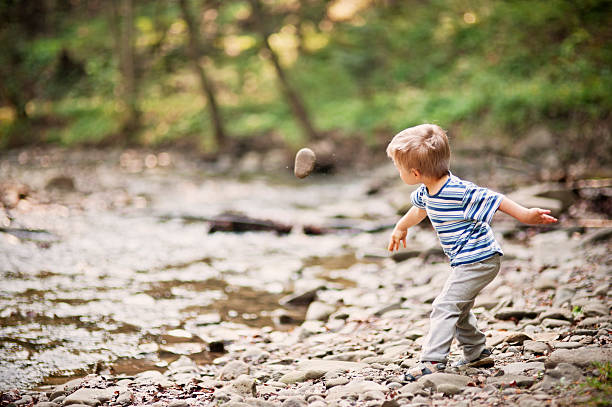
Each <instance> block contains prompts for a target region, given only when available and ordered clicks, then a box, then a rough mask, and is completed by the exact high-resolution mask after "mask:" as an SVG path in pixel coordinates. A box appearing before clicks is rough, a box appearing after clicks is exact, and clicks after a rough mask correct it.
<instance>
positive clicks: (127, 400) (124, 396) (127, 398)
mask: <svg viewBox="0 0 612 407" xmlns="http://www.w3.org/2000/svg"><path fill="white" fill-rule="evenodd" d="M133 401H134V395H133V394H132V392H131V391H129V390H128V391H124V392H123V393H121V394H119V397H117V400H116V403H117V404H120V405H122V406H126V405H128V404H132V402H133Z"/></svg>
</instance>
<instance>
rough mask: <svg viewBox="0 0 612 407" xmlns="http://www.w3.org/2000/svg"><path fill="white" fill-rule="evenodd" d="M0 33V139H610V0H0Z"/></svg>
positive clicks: (604, 157)
mask: <svg viewBox="0 0 612 407" xmlns="http://www.w3.org/2000/svg"><path fill="white" fill-rule="evenodd" d="M0 41H1V44H2V46H1V47H0V147H2V148H10V147H15V146H20V145H32V144H34V143H50V144H60V145H66V146H74V145H95V146H99V145H109V144H116V143H119V144H120V145H144V146H167V145H187V146H190V147H193V148H197V149H198V150H200V151H202V152H215V151H219V150H220V149H221V150H223V149H226V150H227V149H229V148H231V146H232V145H235V141H236V140H242V141H244V140H251V139H252V140H255V139H257V140H271V139H274V140H279V139H280V140H282V141H283V143H284V144H285V146H286V147H287V148H288V149H290V150H291V149H295V148H297V147H298V146H299V145H301V144H302V143H307V142H309V141H312V140H315V139H321V138H326V137H327V138H331V137H334V138H342V139H345V138H350V139H351V140H354V142H356V143H364V144H366V145H370V146H376V147H377V148H378V146H380V145H381V144H384V142H386V141H387V140H388V139H389V138H390V137H391V136H392V135H393V134H394V133H395V132H396V131H399V130H401V129H403V128H405V127H407V126H411V125H415V124H419V123H422V122H435V123H438V124H440V125H442V126H443V127H445V128H447V129H449V130H450V131H451V135H452V136H453V137H454V138H456V139H457V140H458V141H460V142H463V143H464V145H473V146H474V147H487V148H493V149H499V150H504V149H513V148H519V149H520V146H523V150H524V151H523V152H525V153H529V152H530V149H531V146H534V145H536V146H537V145H542V143H539V142H535V143H534V142H531V141H529V139H530V138H533V137H536V138H538V137H539V138H542V139H548V140H549V142H548V145H549V147H552V148H554V149H555V151H556V153H557V156H558V158H559V159H560V160H561V161H563V162H566V163H569V162H572V161H576V160H586V161H588V162H589V163H592V164H594V165H595V164H598V163H600V164H601V163H606V162H608V160H609V158H610V151H611V150H612V141H611V139H612V137H611V135H610V129H611V126H610V123H611V113H610V112H611V108H612V94H611V92H610V89H612V71H611V69H612V68H611V66H612V64H611V62H612V47H611V46H610V44H611V43H612V3H611V2H610V1H607V0H575V1H573V0H550V1H546V2H533V1H528V0H512V1H501V2H500V1H492V0H425V1H422V0H406V1H398V0H327V1H326V0H198V1H195V0H178V1H172V2H165V1H153V0H112V1H101V0H4V1H2V2H0ZM534 135H535V136H534ZM232 141H233V142H232ZM538 143H539V144H538ZM264 144H265V143H264ZM544 144H546V143H544ZM516 146H519V147H516ZM535 153H538V152H537V151H536V152H535Z"/></svg>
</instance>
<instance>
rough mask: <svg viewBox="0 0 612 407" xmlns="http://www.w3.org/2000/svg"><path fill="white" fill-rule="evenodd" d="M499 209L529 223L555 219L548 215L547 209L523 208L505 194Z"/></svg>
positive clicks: (552, 221)
mask: <svg viewBox="0 0 612 407" xmlns="http://www.w3.org/2000/svg"><path fill="white" fill-rule="evenodd" d="M499 210H500V211H502V212H504V213H507V214H508V215H510V216H512V217H513V218H516V219H517V220H519V221H521V222H523V223H527V224H529V225H542V224H547V223H555V222H556V221H557V219H556V218H554V217H552V216H550V211H549V210H548V209H540V208H525V207H524V206H522V205H519V204H517V203H516V202H514V201H513V200H512V199H510V198H508V197H505V196H504V198H503V199H502V201H501V203H500V205H499Z"/></svg>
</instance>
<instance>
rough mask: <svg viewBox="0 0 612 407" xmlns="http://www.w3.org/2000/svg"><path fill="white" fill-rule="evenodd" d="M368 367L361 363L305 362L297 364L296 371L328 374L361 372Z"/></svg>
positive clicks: (320, 360)
mask: <svg viewBox="0 0 612 407" xmlns="http://www.w3.org/2000/svg"><path fill="white" fill-rule="evenodd" d="M367 367H368V364H367V363H361V362H343V361H336V360H322V359H319V360H315V359H313V360H305V361H302V362H299V363H298V369H299V370H302V371H308V370H323V371H325V372H330V371H334V370H342V371H349V370H361V369H365V368H367Z"/></svg>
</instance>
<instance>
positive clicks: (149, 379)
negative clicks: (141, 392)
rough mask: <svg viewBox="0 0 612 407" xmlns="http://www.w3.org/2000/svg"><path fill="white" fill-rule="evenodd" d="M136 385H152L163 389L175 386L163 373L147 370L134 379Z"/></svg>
mask: <svg viewBox="0 0 612 407" xmlns="http://www.w3.org/2000/svg"><path fill="white" fill-rule="evenodd" d="M134 381H135V383H138V384H142V383H152V384H156V385H159V386H162V387H166V388H167V387H171V386H174V383H173V382H172V381H170V380H168V378H167V377H165V376H164V375H163V374H162V373H161V372H159V371H157V370H145V371H144V372H140V373H138V374H137V375H136V378H135V379H134Z"/></svg>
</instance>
